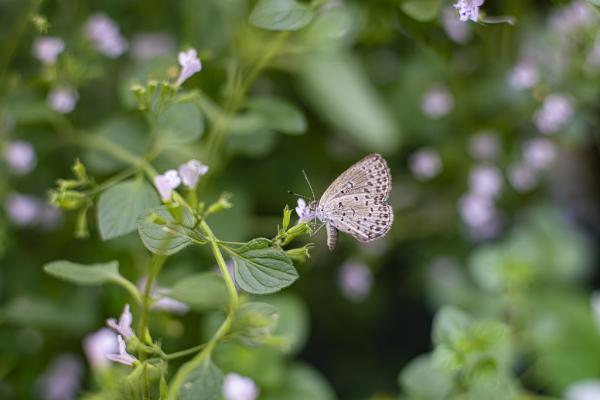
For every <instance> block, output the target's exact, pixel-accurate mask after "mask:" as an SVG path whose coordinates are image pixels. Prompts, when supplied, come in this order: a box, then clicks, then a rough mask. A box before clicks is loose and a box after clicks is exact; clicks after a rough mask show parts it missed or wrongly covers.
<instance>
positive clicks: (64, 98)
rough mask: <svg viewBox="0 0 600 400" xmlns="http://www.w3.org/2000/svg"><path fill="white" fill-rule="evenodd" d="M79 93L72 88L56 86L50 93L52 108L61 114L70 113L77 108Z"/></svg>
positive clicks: (49, 99) (49, 100) (49, 102)
mask: <svg viewBox="0 0 600 400" xmlns="http://www.w3.org/2000/svg"><path fill="white" fill-rule="evenodd" d="M78 99H79V94H78V93H77V91H75V90H73V89H70V88H56V89H53V90H52V91H51V92H50V93H49V94H48V104H49V105H50V108H52V109H53V110H54V111H56V112H58V113H61V114H68V113H70V112H71V111H73V109H74V108H75V104H77V100H78Z"/></svg>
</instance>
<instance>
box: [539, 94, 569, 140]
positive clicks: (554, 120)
mask: <svg viewBox="0 0 600 400" xmlns="http://www.w3.org/2000/svg"><path fill="white" fill-rule="evenodd" d="M572 116H573V101H572V100H571V98H570V97H568V96H564V95H561V94H551V95H549V96H546V98H545V99H544V103H543V104H542V107H541V108H540V109H539V110H538V111H537V112H536V114H535V117H534V121H535V125H536V127H537V128H538V130H539V131H540V132H542V133H555V132H556V131H558V130H559V129H561V128H562V127H563V126H564V125H566V124H567V123H568V122H569V120H570V119H571V117H572Z"/></svg>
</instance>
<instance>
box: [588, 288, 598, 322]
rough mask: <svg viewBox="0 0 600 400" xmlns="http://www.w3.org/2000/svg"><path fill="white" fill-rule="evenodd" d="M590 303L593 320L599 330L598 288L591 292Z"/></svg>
mask: <svg viewBox="0 0 600 400" xmlns="http://www.w3.org/2000/svg"><path fill="white" fill-rule="evenodd" d="M590 305H591V306H592V313H593V315H594V320H595V321H596V326H597V327H598V330H599V331H600V290H596V291H594V292H593V293H592V296H591V297H590Z"/></svg>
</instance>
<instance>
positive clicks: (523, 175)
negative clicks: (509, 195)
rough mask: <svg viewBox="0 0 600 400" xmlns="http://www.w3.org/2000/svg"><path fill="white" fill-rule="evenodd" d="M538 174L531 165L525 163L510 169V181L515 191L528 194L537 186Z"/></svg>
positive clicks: (512, 166)
mask: <svg viewBox="0 0 600 400" xmlns="http://www.w3.org/2000/svg"><path fill="white" fill-rule="evenodd" d="M537 179H538V178H537V174H536V171H535V170H533V169H532V168H531V167H530V166H529V165H527V164H526V163H523V162H519V163H516V164H513V165H511V166H509V167H508V180H509V182H510V184H511V185H512V187H513V188H515V190H517V191H519V192H527V191H529V190H531V189H533V187H534V186H535V185H536V184H537Z"/></svg>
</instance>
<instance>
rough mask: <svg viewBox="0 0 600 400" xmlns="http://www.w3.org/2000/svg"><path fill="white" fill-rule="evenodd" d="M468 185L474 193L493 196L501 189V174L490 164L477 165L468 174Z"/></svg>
mask: <svg viewBox="0 0 600 400" xmlns="http://www.w3.org/2000/svg"><path fill="white" fill-rule="evenodd" d="M469 186H470V188H471V191H472V192H473V193H474V194H477V195H480V196H484V197H489V198H494V197H496V196H498V195H499V194H500V192H501V190H502V175H501V174H500V171H499V170H498V168H496V167H494V166H492V165H486V164H482V165H478V166H476V167H475V168H473V169H472V170H471V172H470V174H469Z"/></svg>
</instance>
